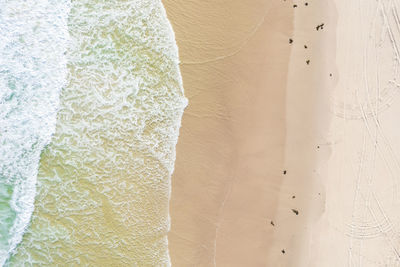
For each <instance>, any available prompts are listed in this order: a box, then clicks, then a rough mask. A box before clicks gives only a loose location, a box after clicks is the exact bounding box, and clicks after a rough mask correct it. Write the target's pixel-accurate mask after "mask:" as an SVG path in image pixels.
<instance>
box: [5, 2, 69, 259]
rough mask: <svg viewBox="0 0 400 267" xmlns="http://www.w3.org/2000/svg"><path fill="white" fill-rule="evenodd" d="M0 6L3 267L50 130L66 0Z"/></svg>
mask: <svg viewBox="0 0 400 267" xmlns="http://www.w3.org/2000/svg"><path fill="white" fill-rule="evenodd" d="M0 7H1V8H0V33H1V34H0V179H1V180H0V186H5V185H8V186H12V187H14V190H13V194H12V199H11V202H10V212H13V213H15V214H16V215H17V216H16V219H15V220H14V222H13V225H12V227H11V228H10V229H9V231H8V244H7V245H6V246H3V247H1V248H0V265H3V264H4V262H5V260H6V259H7V257H8V256H9V254H10V252H11V251H12V250H13V249H14V248H15V247H16V245H17V244H18V243H19V242H20V241H21V239H22V236H23V233H24V230H25V228H26V227H27V225H28V223H29V220H30V217H31V214H32V212H33V209H34V198H35V192H36V189H35V185H36V176H37V170H38V164H39V159H40V153H41V151H42V150H43V148H44V147H45V146H46V145H47V144H48V143H49V142H50V139H51V136H52V134H53V133H54V131H55V124H56V115H57V110H58V106H59V94H60V90H61V89H62V87H63V86H64V85H65V81H66V74H67V67H66V58H65V55H64V53H65V51H66V48H67V44H68V28H67V19H68V13H69V10H70V1H69V0H13V1H8V0H0ZM3 241H4V240H3Z"/></svg>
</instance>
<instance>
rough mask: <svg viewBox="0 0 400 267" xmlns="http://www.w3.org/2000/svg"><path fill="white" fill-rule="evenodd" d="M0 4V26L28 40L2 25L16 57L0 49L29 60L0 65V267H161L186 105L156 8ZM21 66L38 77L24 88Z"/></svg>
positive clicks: (106, 0) (151, 1) (146, 2)
mask: <svg viewBox="0 0 400 267" xmlns="http://www.w3.org/2000/svg"><path fill="white" fill-rule="evenodd" d="M0 2H2V3H0V6H1V9H0V12H1V13H0V18H1V19H4V20H6V19H8V18H10V17H13V16H15V18H12V19H14V20H15V23H17V24H18V23H20V24H24V23H25V24H24V25H22V26H21V29H20V30H21V31H25V30H26V31H27V33H25V32H24V34H25V35H26V36H27V37H24V36H25V35H24V36H23V38H22V40H25V39H29V40H31V42H32V43H28V44H25V43H24V41H21V39H20V36H19V35H18V34H16V32H17V31H16V30H15V29H12V27H14V24H13V22H10V23H9V24H5V23H3V22H0V25H2V26H0V27H7V26H8V27H9V28H10V36H12V38H14V39H12V38H11V37H8V36H5V37H4V36H2V37H0V38H4V39H5V41H6V42H9V43H10V44H9V47H13V48H10V49H11V50H12V49H14V51H11V50H10V52H8V50H7V49H4V48H3V47H2V48H3V49H1V50H0V51H6V52H1V53H6V54H8V53H9V54H10V58H13V60H14V61H15V63H14V61H12V62H13V63H14V65H16V66H17V65H18V64H23V62H24V60H26V61H27V62H28V63H29V64H30V65H29V64H28V63H27V66H28V67H29V68H28V67H26V66H17V67H15V68H14V66H13V64H10V62H11V61H8V60H3V59H0V60H3V61H4V62H3V61H0V62H1V65H0V66H1V69H0V75H1V86H2V88H3V87H6V88H9V89H7V90H8V91H6V92H9V93H8V94H7V93H4V92H3V90H1V95H0V97H1V98H0V101H1V102H0V104H1V105H2V106H1V110H3V109H4V108H3V106H5V107H9V106H10V108H9V109H10V112H8V113H7V112H6V113H3V111H1V112H2V113H0V114H1V116H0V119H1V121H0V122H1V124H0V125H1V127H2V128H0V129H1V132H0V142H1V145H2V146H1V148H0V149H1V153H2V154H3V151H4V153H9V155H11V157H10V156H4V158H2V161H1V164H3V165H1V173H0V174H1V175H2V177H1V179H2V184H1V191H0V197H1V203H0V205H1V206H0V208H1V211H0V216H1V222H2V224H1V242H2V247H1V249H2V253H3V254H1V257H2V259H3V261H4V260H6V263H5V264H4V265H5V266H169V265H170V260H169V255H168V241H167V233H168V230H169V227H170V226H169V224H170V223H169V214H168V202H169V197H170V190H171V188H170V187H171V183H170V179H171V174H172V172H173V169H174V161H175V146H176V143H177V139H178V133H179V128H180V123H181V117H182V113H183V110H184V108H185V107H186V105H187V99H186V98H185V97H184V94H183V87H182V80H181V75H180V71H179V59H178V49H177V46H176V44H175V39H174V34H173V31H172V28H171V26H170V24H169V21H168V19H167V16H166V13H165V10H164V8H163V6H162V3H161V1H160V0H102V1H101V0H79V1H71V2H69V1H62V0H58V1H51V0H30V1H29V0H27V1H23V0H15V1H6V0H4V1H0ZM3 2H4V3H5V4H7V5H9V6H10V8H9V9H10V13H12V12H14V13H16V14H17V15H14V14H12V15H9V14H5V12H4V9H3ZM8 2H13V4H9V3H8ZM23 6H26V9H25V10H24V9H21V7H23ZM32 6H35V7H34V8H32ZM18 14H19V15H18ZM27 14H31V15H29V16H30V17H29V16H28V15H27ZM18 16H19V17H18ZM20 17H22V22H21V18H20ZM35 19H37V20H38V21H39V22H38V23H37V25H38V26H37V27H40V30H39V31H40V33H41V35H39V36H42V35H43V36H42V37H43V39H40V38H39V39H38V37H37V34H36V32H35V27H34V24H35V23H34V22H35ZM4 25H6V26H4ZM27 25H28V26H29V27H27ZM29 29H30V30H29ZM2 30H3V29H2ZM13 34H14V35H15V36H14V35H13ZM28 37H29V38H28ZM46 38H47V39H46ZM19 42H20V43H19ZM15 43H18V44H20V46H21V47H22V46H24V45H26V47H29V49H30V50H29V49H27V50H26V52H25V50H24V49H20V48H18V47H14V44H15ZM1 45H3V44H2V43H1V44H0V46H1ZM36 46H37V47H36ZM32 50H34V51H32ZM21 51H22V52H21ZM37 51H43V55H42V54H40V53H39V52H37ZM23 52H24V53H23ZM36 52H37V53H38V54H37V55H36V54H35V53H36ZM12 53H14V54H15V55H12ZM33 55H35V56H33ZM31 58H33V59H31ZM10 60H11V59H10ZM36 61H37V62H38V63H36ZM34 63H35V64H37V65H35V64H34ZM10 66H13V67H10ZM22 67H25V68H27V69H26V73H29V74H31V73H36V72H32V68H37V70H38V72H37V75H33V76H34V77H33V78H32V77H30V76H29V75H28V74H27V77H29V79H28V78H27V82H26V83H24V82H21V81H25V80H24V79H23V78H24V77H25V76H23V73H24V72H23V71H20V68H22ZM14 69H15V70H14ZM12 71H14V72H12ZM9 72H11V73H12V74H9ZM18 75H20V76H18ZM21 77H22V78H21ZM13 79H14V80H13ZM10 81H11V82H10ZM13 81H14V84H15V85H14V84H13ZM26 84H27V85H26ZM31 84H32V85H31ZM27 88H28V89H29V90H31V91H29V90H28V89H27ZM61 88H62V90H61ZM60 90H61V94H60ZM20 91H21V92H24V93H20ZM13 92H15V93H14V95H13ZM19 94H21V96H20V95H19ZM24 94H27V96H25V95H24ZM13 99H16V100H13ZM20 99H25V100H24V101H25V102H24V103H22V102H23V100H20ZM58 99H59V100H58ZM10 101H14V102H15V104H14V105H15V106H12V105H13V104H10V103H9V102H10ZM26 103H28V104H26ZM13 109H15V111H13ZM57 109H58V112H57ZM13 116H15V118H14V117H13ZM25 118H28V120H26V121H25ZM26 124H29V125H28V126H25V125H26ZM3 125H6V128H3ZM54 125H55V127H54ZM4 129H5V130H4ZM35 129H36V130H35ZM54 130H55V132H54ZM18 131H19V132H18ZM53 132H54V135H53V136H52V138H51V141H50V137H51V135H52V134H53ZM11 133H12V134H11ZM15 133H19V135H16V134H15ZM28 141H29V142H28ZM8 142H10V143H11V144H12V145H8ZM46 144H48V145H47V146H46ZM2 157H3V156H2ZM39 158H40V162H39ZM7 159H10V160H9V161H7ZM28 163H29V164H28ZM35 183H36V187H35ZM35 188H36V189H35ZM35 190H36V193H35ZM34 196H36V198H35V202H34V205H33V199H34ZM18 199H19V200H18ZM21 203H22V204H21ZM32 210H33V213H32ZM31 213H32V215H31ZM30 217H31V218H30ZM29 219H30V220H29ZM3 222H5V223H3ZM28 222H29V225H28ZM14 225H17V226H14ZM27 225H28V227H27ZM22 234H23V235H22ZM21 237H22V241H21ZM9 240H15V241H13V242H11V243H10V242H9ZM17 243H19V244H18V246H17V247H16V248H15V249H14V247H15V246H16V244H17ZM11 251H12V252H11ZM10 252H11V253H10Z"/></svg>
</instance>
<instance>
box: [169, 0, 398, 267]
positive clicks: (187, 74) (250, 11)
mask: <svg viewBox="0 0 400 267" xmlns="http://www.w3.org/2000/svg"><path fill="white" fill-rule="evenodd" d="M164 5H165V7H166V9H167V13H168V17H169V19H170V20H171V23H172V25H173V28H174V30H175V34H176V39H177V43H178V46H179V50H180V59H181V70H182V76H183V82H184V88H185V92H186V95H187V97H188V98H189V103H190V104H189V106H188V108H187V109H186V111H185V114H184V116H183V122H182V128H181V131H180V137H179V142H178V146H177V161H176V166H175V172H174V175H173V178H172V198H171V202H170V214H171V223H172V228H171V231H170V233H169V249H170V255H171V260H172V264H173V265H174V266H398V265H399V258H400V257H399V252H398V251H399V247H398V239H399V238H398V232H399V229H398V228H399V222H400V221H399V219H400V216H399V215H398V214H399V213H398V212H396V211H398V205H399V195H398V193H399V191H398V190H399V181H398V177H399V173H400V164H399V161H398V158H399V157H398V152H397V151H399V150H400V141H399V140H398V138H397V139H396V136H399V134H400V133H399V131H400V130H399V129H398V128H396V114H399V109H400V103H399V101H398V99H397V98H398V87H399V84H398V62H399V61H398V60H399V49H398V47H397V43H399V37H400V36H399V29H400V27H399V18H398V15H397V14H398V12H397V10H398V7H399V4H396V3H395V2H394V1H384V2H382V1H364V2H357V3H355V2H354V3H350V2H349V1H344V0H335V1H332V2H318V1H301V2H296V3H293V2H291V1H266V0H259V1H257V0H254V1H246V3H244V2H243V1H229V3H228V2H224V3H222V2H214V3H211V2H198V1H185V2H183V1H178V0H164Z"/></svg>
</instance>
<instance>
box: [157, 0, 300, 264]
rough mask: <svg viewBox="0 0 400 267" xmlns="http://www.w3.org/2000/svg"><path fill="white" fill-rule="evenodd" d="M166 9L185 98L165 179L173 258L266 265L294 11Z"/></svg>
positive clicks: (245, 6) (280, 166)
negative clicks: (168, 178)
mask: <svg viewBox="0 0 400 267" xmlns="http://www.w3.org/2000/svg"><path fill="white" fill-rule="evenodd" d="M164 5H165V7H166V9H167V13H168V17H169V19H170V20H171V22H172V25H173V28H174V30H175V33H176V39H177V42H178V47H179V49H180V58H181V71H182V76H183V82H184V88H185V95H186V96H187V97H188V99H189V102H190V104H189V106H188V108H187V109H186V110H185V113H184V117H183V121H182V128H181V131H180V137H179V142H178V146H177V160H176V167H175V173H174V175H173V178H172V199H171V203H170V214H171V219H172V221H171V223H172V229H171V232H170V234H169V248H170V255H171V258H172V264H173V265H174V266H213V265H215V264H216V265H217V266H264V265H265V264H266V263H267V251H268V250H269V249H270V246H271V242H272V239H273V232H274V227H273V226H272V225H271V223H270V222H271V221H273V220H274V216H275V210H276V207H277V204H278V200H279V195H280V188H281V184H282V181H283V179H284V175H283V170H284V153H285V151H284V143H285V137H286V120H285V114H286V105H285V102H286V87H287V82H286V80H287V73H288V62H289V54H290V49H291V47H290V44H289V38H290V36H291V35H292V27H293V25H292V24H293V17H292V16H293V8H291V6H290V5H289V4H288V3H285V2H283V1H265V0H253V1H251V3H250V2H249V1H246V3H244V1H240V0H235V1H229V2H223V3H222V2H221V3H208V2H200V1H190V2H187V1H185V2H183V1H173V0H167V1H164ZM277 253H279V254H280V253H281V252H280V250H278V251H277Z"/></svg>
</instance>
